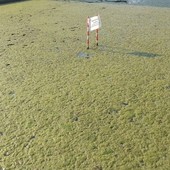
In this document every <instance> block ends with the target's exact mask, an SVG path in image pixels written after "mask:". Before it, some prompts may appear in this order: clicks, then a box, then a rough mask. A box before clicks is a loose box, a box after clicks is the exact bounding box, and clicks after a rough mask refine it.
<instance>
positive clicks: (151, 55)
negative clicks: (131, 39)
mask: <svg viewBox="0 0 170 170" xmlns="http://www.w3.org/2000/svg"><path fill="white" fill-rule="evenodd" d="M128 54H130V55H134V56H137V57H147V58H155V57H159V56H160V55H159V54H154V53H147V52H140V51H135V52H130V53H128Z"/></svg>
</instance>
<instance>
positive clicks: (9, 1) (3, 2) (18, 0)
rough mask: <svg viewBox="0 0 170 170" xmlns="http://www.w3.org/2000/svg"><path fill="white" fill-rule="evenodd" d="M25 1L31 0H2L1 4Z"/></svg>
mask: <svg viewBox="0 0 170 170" xmlns="http://www.w3.org/2000/svg"><path fill="white" fill-rule="evenodd" d="M23 1H29V0H0V5H7V4H10V3H17V2H23Z"/></svg>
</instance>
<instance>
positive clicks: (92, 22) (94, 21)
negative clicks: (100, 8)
mask: <svg viewBox="0 0 170 170" xmlns="http://www.w3.org/2000/svg"><path fill="white" fill-rule="evenodd" d="M100 27H101V20H100V16H99V15H98V16H94V17H91V18H89V31H93V30H97V29H99V28H100Z"/></svg>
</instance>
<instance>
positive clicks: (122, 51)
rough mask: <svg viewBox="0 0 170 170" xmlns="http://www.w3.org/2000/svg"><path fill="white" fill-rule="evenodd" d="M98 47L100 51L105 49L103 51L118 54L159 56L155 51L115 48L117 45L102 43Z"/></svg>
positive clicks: (147, 56) (146, 56)
mask: <svg viewBox="0 0 170 170" xmlns="http://www.w3.org/2000/svg"><path fill="white" fill-rule="evenodd" d="M94 49H96V48H94ZM98 49H99V50H100V51H105V52H110V53H118V54H126V55H130V56H136V57H145V58H156V57H160V56H161V55H160V54H155V53H148V52H144V51H135V50H128V49H123V48H117V47H115V48H113V47H109V46H104V45H99V48H98Z"/></svg>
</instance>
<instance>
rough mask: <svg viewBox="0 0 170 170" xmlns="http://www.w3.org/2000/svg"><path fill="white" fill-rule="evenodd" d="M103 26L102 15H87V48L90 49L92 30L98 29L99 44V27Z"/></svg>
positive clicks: (97, 38)
mask: <svg viewBox="0 0 170 170" xmlns="http://www.w3.org/2000/svg"><path fill="white" fill-rule="evenodd" d="M100 27H101V20H100V16H99V15H97V16H94V17H87V49H89V44H90V40H89V36H90V32H91V31H94V30H96V45H97V46H98V41H99V28H100Z"/></svg>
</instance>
